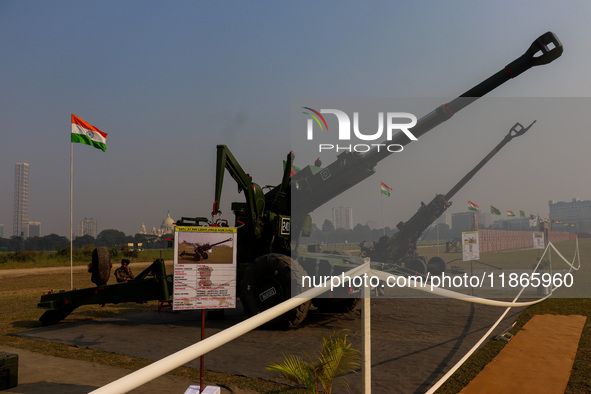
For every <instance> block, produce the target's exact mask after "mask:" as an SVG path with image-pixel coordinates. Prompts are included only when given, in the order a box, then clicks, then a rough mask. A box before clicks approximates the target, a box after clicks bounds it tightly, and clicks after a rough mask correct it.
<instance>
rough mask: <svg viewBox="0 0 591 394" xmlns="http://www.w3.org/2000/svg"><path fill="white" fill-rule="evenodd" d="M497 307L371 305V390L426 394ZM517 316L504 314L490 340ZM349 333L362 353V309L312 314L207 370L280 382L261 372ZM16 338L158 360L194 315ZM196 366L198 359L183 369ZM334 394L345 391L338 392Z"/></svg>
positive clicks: (218, 323)
mask: <svg viewBox="0 0 591 394" xmlns="http://www.w3.org/2000/svg"><path fill="white" fill-rule="evenodd" d="M503 310H504V309H503V308H498V307H490V306H484V305H476V304H470V303H467V302H464V301H456V300H449V299H424V298H405V299H372V310H371V314H372V323H371V324H372V390H373V392H374V393H393V392H397V393H413V392H424V391H425V390H427V389H428V388H429V387H430V386H431V385H432V384H433V383H435V382H436V381H437V380H438V379H439V377H441V376H443V374H444V373H445V372H446V371H447V370H448V369H449V368H451V367H452V366H453V365H454V364H455V362H456V361H457V360H459V359H460V358H461V357H462V356H463V355H464V354H465V353H466V352H467V351H468V350H469V348H470V347H471V346H473V344H474V343H476V342H477V341H478V339H479V338H480V337H481V336H482V335H484V333H485V332H486V331H487V330H488V328H490V326H491V325H492V324H493V323H494V322H495V321H496V319H497V318H498V317H499V316H500V314H501V313H502V312H503ZM519 312H520V310H517V309H513V310H511V311H510V312H509V314H508V315H507V317H506V319H505V321H504V322H502V323H501V324H500V325H499V327H498V332H496V333H493V335H496V334H498V333H500V332H501V331H503V330H504V329H505V328H507V327H509V326H510V325H511V324H512V322H513V321H514V320H515V318H516V317H517V315H518V314H519ZM243 319H244V315H243V313H242V310H241V309H236V310H227V311H226V316H225V317H224V318H223V319H220V320H213V319H211V318H209V319H208V320H207V323H206V326H207V329H206V335H207V336H210V335H213V334H215V333H217V332H219V331H221V330H223V329H224V328H227V327H229V326H231V325H233V324H236V323H238V322H239V321H241V320H243ZM341 329H348V330H349V338H350V340H351V342H352V343H353V347H354V348H356V349H361V319H360V310H359V309H358V310H356V311H353V312H351V313H349V314H321V313H311V315H309V317H308V319H307V320H306V322H305V324H304V325H303V326H302V327H300V328H299V329H296V330H292V331H273V330H265V329H256V330H254V331H251V332H249V333H248V334H246V335H244V336H242V337H240V338H238V339H236V340H234V341H232V342H230V343H228V344H226V345H224V346H222V347H220V348H218V349H216V350H214V351H212V352H210V353H208V354H207V355H206V357H205V363H206V368H207V369H209V370H213V371H219V372H226V373H231V374H236V375H244V376H249V377H260V378H264V379H275V380H279V379H278V378H277V376H276V374H275V373H274V372H270V371H266V370H265V366H266V365H268V364H271V363H275V362H279V361H281V358H282V354H283V353H285V354H299V355H302V356H303V351H306V352H308V353H310V354H315V352H316V349H318V348H319V345H320V343H321V341H322V332H326V333H331V332H332V331H334V330H341ZM19 335H22V336H25V337H30V338H37V339H42V340H48V341H55V342H61V343H65V344H68V345H72V346H78V347H87V348H92V349H99V350H104V351H109V352H115V353H120V354H124V355H128V356H134V357H141V358H145V359H149V360H158V359H160V358H162V357H165V356H167V355H169V354H172V353H174V352H175V351H178V350H180V349H182V348H184V347H186V346H188V345H191V344H193V343H195V342H197V341H198V338H199V337H200V312H199V311H189V312H182V313H173V312H164V311H162V312H157V311H154V312H148V313H143V314H138V315H130V316H121V317H116V318H109V319H102V320H96V321H85V322H79V323H63V324H60V325H57V326H53V327H47V328H40V329H35V330H31V331H27V332H24V333H21V334H19ZM189 366H191V367H195V368H199V360H194V361H192V362H191V363H189ZM348 380H349V382H350V392H361V391H362V378H361V375H360V374H359V373H357V374H352V375H351V376H349V377H348ZM335 392H337V393H338V392H348V391H347V390H346V389H345V388H342V387H337V390H336V391H335Z"/></svg>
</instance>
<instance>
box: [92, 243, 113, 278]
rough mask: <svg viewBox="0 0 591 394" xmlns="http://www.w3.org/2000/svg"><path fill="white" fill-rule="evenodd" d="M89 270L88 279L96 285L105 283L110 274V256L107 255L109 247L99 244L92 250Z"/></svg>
mask: <svg viewBox="0 0 591 394" xmlns="http://www.w3.org/2000/svg"><path fill="white" fill-rule="evenodd" d="M90 272H91V273H92V277H91V278H90V280H91V281H92V283H94V284H96V285H97V286H103V285H106V284H107V282H108V281H109V277H110V276H111V257H110V256H109V249H107V248H106V247H104V246H99V247H98V248H95V249H94V250H93V251H92V263H91V268H90Z"/></svg>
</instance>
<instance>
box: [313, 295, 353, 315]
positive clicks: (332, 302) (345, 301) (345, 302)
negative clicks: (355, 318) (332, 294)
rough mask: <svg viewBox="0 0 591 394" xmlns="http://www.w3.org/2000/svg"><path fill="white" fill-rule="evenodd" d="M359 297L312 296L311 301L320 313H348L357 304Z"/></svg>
mask: <svg viewBox="0 0 591 394" xmlns="http://www.w3.org/2000/svg"><path fill="white" fill-rule="evenodd" d="M360 301H361V299H360V298H314V300H313V301H312V303H313V304H314V306H315V307H316V309H317V310H318V312H322V313H349V312H351V311H353V310H355V308H357V305H359V302H360Z"/></svg>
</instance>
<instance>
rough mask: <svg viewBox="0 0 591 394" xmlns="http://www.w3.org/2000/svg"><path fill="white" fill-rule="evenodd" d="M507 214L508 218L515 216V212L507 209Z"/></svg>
mask: <svg viewBox="0 0 591 394" xmlns="http://www.w3.org/2000/svg"><path fill="white" fill-rule="evenodd" d="M507 216H508V217H510V218H512V217H515V212H513V211H507Z"/></svg>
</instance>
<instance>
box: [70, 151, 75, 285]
mask: <svg viewBox="0 0 591 394" xmlns="http://www.w3.org/2000/svg"><path fill="white" fill-rule="evenodd" d="M73 201H74V143H73V142H71V141H70V290H74V257H73V252H74V249H73V246H74V242H73V237H72V223H73V214H72V206H73Z"/></svg>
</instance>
